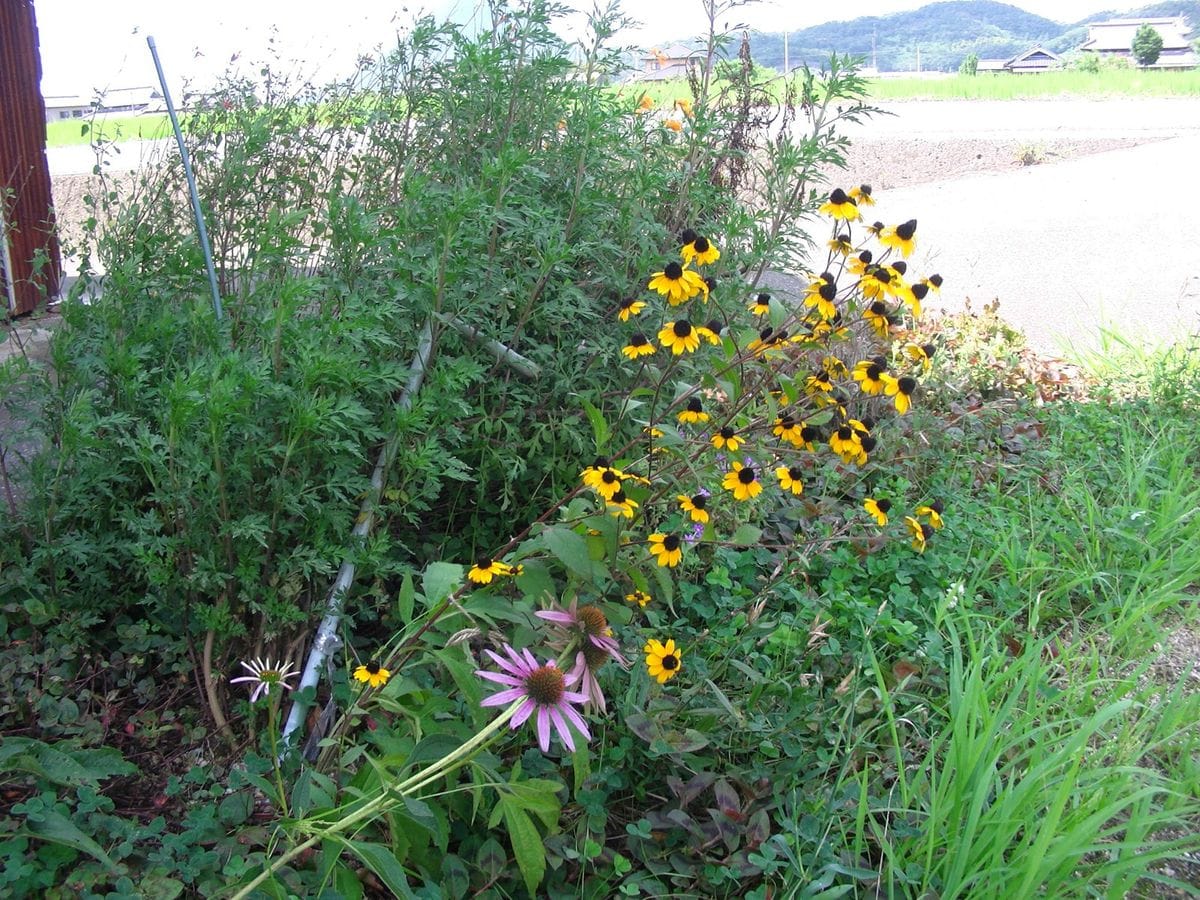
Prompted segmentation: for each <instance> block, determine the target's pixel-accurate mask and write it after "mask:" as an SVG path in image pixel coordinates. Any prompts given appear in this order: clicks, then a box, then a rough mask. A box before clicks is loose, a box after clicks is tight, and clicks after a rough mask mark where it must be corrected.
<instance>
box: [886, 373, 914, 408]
mask: <svg viewBox="0 0 1200 900" xmlns="http://www.w3.org/2000/svg"><path fill="white" fill-rule="evenodd" d="M880 377H881V378H882V379H883V381H884V383H885V384H886V385H887V386H886V387H885V388H884V393H885V394H887V395H888V396H889V397H895V398H896V399H895V404H896V412H898V413H900V415H904V414H905V413H906V412H908V411H909V409H911V408H912V395H913V391H915V390H916V389H917V379H915V378H911V377H909V376H908V375H905V376H904V377H903V378H896V377H895V376H894V375H889V374H888V373H886V372H884V373H883V374H882V375H881V376H880Z"/></svg>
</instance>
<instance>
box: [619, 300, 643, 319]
mask: <svg viewBox="0 0 1200 900" xmlns="http://www.w3.org/2000/svg"><path fill="white" fill-rule="evenodd" d="M645 308H646V301H645V300H638V299H637V298H636V297H626V298H625V299H623V300H622V301H621V305H620V307H618V309H617V318H618V319H620V320H621V321H622V322H628V321H629V317H630V316H636V315H638V314H639V313H640V312H641V311H642V310H643V309H645Z"/></svg>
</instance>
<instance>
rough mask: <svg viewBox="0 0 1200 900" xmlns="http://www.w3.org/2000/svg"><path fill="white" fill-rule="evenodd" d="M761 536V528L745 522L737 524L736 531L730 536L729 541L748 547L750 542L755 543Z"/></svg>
mask: <svg viewBox="0 0 1200 900" xmlns="http://www.w3.org/2000/svg"><path fill="white" fill-rule="evenodd" d="M761 538H762V529H761V528H756V527H755V526H753V525H749V524H747V525H739V526H738V529H737V531H735V532H734V533H733V534H732V535H731V536H730V538H729V541H730V543H732V544H737V545H738V546H739V547H749V546H750V545H751V544H757V543H758V542H759V540H760V539H761Z"/></svg>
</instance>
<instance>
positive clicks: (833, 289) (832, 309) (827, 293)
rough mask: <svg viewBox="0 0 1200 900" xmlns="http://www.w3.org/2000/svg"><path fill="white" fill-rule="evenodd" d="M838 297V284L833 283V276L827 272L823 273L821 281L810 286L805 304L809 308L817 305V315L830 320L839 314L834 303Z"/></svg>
mask: <svg viewBox="0 0 1200 900" xmlns="http://www.w3.org/2000/svg"><path fill="white" fill-rule="evenodd" d="M826 278H828V279H829V280H826ZM836 299H837V285H836V284H834V283H833V276H832V275H828V274H827V275H822V276H821V279H820V280H819V281H817V282H814V283H813V284H812V285H811V286H810V287H809V290H808V292H807V293H806V294H805V295H804V305H805V306H806V307H808V308H809V309H811V308H813V307H814V306H815V307H816V309H817V315H819V316H820V317H821V318H822V319H824V320H825V321H827V322H828V321H829V320H830V319H832V318H833V317H834V316H836V315H837V307H836V306H834V303H833V301H834V300H836Z"/></svg>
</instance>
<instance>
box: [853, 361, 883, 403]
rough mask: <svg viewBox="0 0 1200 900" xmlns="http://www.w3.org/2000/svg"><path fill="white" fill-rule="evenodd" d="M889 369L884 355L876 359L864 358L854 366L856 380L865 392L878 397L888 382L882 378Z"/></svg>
mask: <svg viewBox="0 0 1200 900" xmlns="http://www.w3.org/2000/svg"><path fill="white" fill-rule="evenodd" d="M886 370H887V360H885V359H884V358H883V357H882V356H877V357H875V358H874V359H864V360H863V361H862V362H860V363H859V364H858V365H856V366H855V367H854V380H855V381H857V382H858V385H859V387H861V388H862V391H863V393H864V394H866V395H867V396H869V397H876V396H878V395H879V394H882V393H883V391H884V388H886V387H887V384H886V383H885V382H884V381H883V380H882V379H881V378H880V376H881V375H883V373H884V372H885V371H886Z"/></svg>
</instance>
